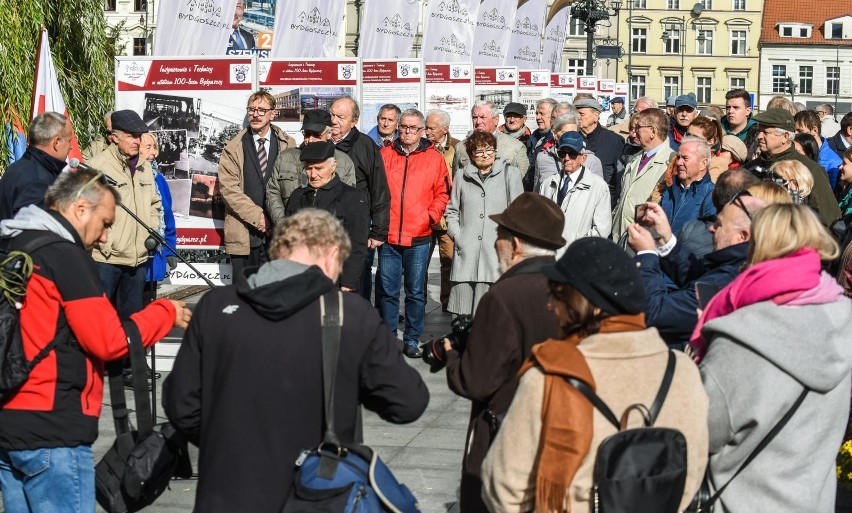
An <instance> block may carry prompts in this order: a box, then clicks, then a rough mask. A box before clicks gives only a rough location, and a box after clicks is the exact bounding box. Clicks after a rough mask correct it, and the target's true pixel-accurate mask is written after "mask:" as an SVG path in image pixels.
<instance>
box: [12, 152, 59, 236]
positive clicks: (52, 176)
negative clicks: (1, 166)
mask: <svg viewBox="0 0 852 513" xmlns="http://www.w3.org/2000/svg"><path fill="white" fill-rule="evenodd" d="M63 168H65V161H64V160H59V159H57V158H55V157H53V156H52V155H50V154H48V153H45V152H44V151H42V150H40V149H38V148H36V147H35V146H32V145H30V146H27V151H26V153H24V156H23V157H21V158H20V160H17V161H15V163H14V164H12V165H11V166H9V168H8V169H7V170H6V172H5V173H4V174H3V178H2V179H0V220H2V219H11V218H13V217H15V214H16V213H17V212H18V210H20V209H22V208H24V207H26V206H29V205H37V206H39V207H42V208H44V206H45V205H44V194H45V193H46V192H47V188H48V187H50V186H51V184H53V182H54V181H55V180H56V177H57V176H59V173H61V172H62V169H63Z"/></svg>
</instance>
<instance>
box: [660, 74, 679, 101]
mask: <svg viewBox="0 0 852 513" xmlns="http://www.w3.org/2000/svg"><path fill="white" fill-rule="evenodd" d="M679 94H680V77H663V98H668V97H669V96H673V95H679Z"/></svg>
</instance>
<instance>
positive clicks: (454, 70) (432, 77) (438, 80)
mask: <svg viewBox="0 0 852 513" xmlns="http://www.w3.org/2000/svg"><path fill="white" fill-rule="evenodd" d="M425 95H426V106H425V107H424V108H425V110H424V111H423V113H424V114H425V113H426V111H429V110H432V109H440V110H443V111H444V112H446V113H447V114H449V115H450V133H451V134H467V133H468V132H469V131H470V129H471V119H470V109H471V107H472V106H473V101H472V99H473V65H472V64H470V63H460V64H426V85H425Z"/></svg>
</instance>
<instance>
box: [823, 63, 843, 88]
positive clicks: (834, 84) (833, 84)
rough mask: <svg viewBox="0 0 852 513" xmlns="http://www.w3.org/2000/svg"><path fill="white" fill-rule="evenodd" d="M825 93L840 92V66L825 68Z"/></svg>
mask: <svg viewBox="0 0 852 513" xmlns="http://www.w3.org/2000/svg"><path fill="white" fill-rule="evenodd" d="M825 94H840V68H838V67H836V66H829V67H827V68H825Z"/></svg>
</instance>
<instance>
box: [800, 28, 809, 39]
mask: <svg viewBox="0 0 852 513" xmlns="http://www.w3.org/2000/svg"><path fill="white" fill-rule="evenodd" d="M799 37H811V29H810V27H799Z"/></svg>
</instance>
